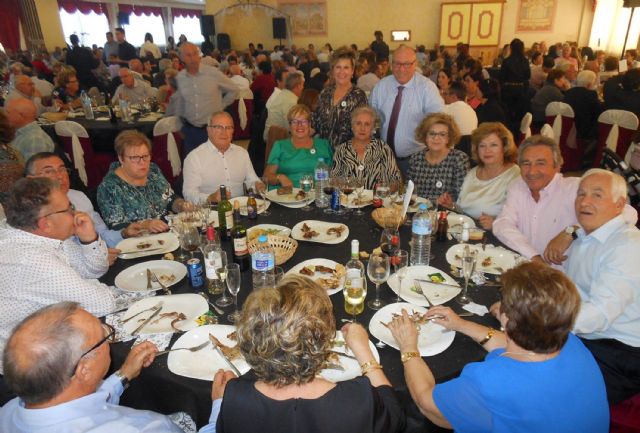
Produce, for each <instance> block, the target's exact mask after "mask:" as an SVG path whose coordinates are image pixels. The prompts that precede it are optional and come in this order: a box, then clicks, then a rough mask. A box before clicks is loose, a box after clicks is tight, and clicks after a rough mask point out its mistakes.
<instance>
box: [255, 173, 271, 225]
mask: <svg viewBox="0 0 640 433" xmlns="http://www.w3.org/2000/svg"><path fill="white" fill-rule="evenodd" d="M260 180H261V181H262V183H263V184H264V187H262V188H257V189H258V192H259V193H260V197H262V200H263V202H264V203H263V206H264V210H263V211H262V215H263V216H269V215H271V212H269V209H268V208H267V192H268V191H269V177H268V176H262V177H261V178H260ZM258 208H260V205H258Z"/></svg>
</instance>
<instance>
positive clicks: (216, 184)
mask: <svg viewBox="0 0 640 433" xmlns="http://www.w3.org/2000/svg"><path fill="white" fill-rule="evenodd" d="M207 134H208V136H209V140H207V141H206V142H204V143H202V144H201V145H200V146H198V147H197V148H195V149H194V150H193V151H192V152H191V153H189V155H187V157H186V158H185V160H184V169H183V173H184V184H183V189H182V192H183V194H184V197H185V199H186V200H189V201H191V202H193V203H198V202H200V201H203V200H208V201H210V202H217V201H219V200H220V185H225V186H226V187H227V192H229V195H230V196H231V197H239V196H242V195H243V184H245V183H250V184H251V185H252V186H255V187H256V188H257V187H259V186H260V187H262V182H260V179H258V176H257V175H256V172H255V170H254V169H253V165H252V164H251V160H250V159H249V154H248V153H247V151H246V150H244V149H243V148H242V147H240V146H236V145H235V144H233V143H231V139H232V138H233V119H232V118H231V115H229V113H227V112H224V111H220V112H218V113H214V114H213V116H211V119H210V120H209V123H208V125H207Z"/></svg>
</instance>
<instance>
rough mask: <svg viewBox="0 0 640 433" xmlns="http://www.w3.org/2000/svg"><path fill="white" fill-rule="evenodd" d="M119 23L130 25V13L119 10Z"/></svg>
mask: <svg viewBox="0 0 640 433" xmlns="http://www.w3.org/2000/svg"><path fill="white" fill-rule="evenodd" d="M118 25H119V26H120V27H122V26H128V25H129V14H128V13H126V12H118Z"/></svg>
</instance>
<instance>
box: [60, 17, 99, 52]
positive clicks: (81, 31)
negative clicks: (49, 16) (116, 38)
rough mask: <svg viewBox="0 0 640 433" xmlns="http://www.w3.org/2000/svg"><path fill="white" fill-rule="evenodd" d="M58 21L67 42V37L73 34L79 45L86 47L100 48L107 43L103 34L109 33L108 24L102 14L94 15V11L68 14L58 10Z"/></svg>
mask: <svg viewBox="0 0 640 433" xmlns="http://www.w3.org/2000/svg"><path fill="white" fill-rule="evenodd" d="M60 21H61V22H62V31H63V33H64V37H65V40H66V41H67V42H69V36H71V35H72V34H74V33H75V34H76V35H78V38H80V45H84V46H86V47H91V46H92V45H93V44H96V45H97V46H99V47H102V46H104V44H105V42H106V41H107V39H106V37H105V33H107V32H108V31H109V23H108V21H107V17H106V16H105V15H104V14H96V13H95V12H94V11H91V12H90V13H88V14H83V13H82V12H80V11H79V10H77V11H75V12H74V13H71V14H70V13H68V12H67V11H65V10H64V9H60Z"/></svg>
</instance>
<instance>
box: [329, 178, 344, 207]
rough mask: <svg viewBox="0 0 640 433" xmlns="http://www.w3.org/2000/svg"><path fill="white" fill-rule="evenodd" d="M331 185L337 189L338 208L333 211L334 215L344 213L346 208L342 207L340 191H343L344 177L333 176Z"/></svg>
mask: <svg viewBox="0 0 640 433" xmlns="http://www.w3.org/2000/svg"><path fill="white" fill-rule="evenodd" d="M332 182H333V187H334V188H335V189H337V190H338V210H336V211H334V213H335V214H336V215H344V214H345V213H346V210H345V209H343V207H342V200H341V199H342V193H343V192H344V188H345V184H346V179H345V178H344V177H335V178H333V180H332Z"/></svg>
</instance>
